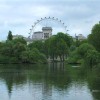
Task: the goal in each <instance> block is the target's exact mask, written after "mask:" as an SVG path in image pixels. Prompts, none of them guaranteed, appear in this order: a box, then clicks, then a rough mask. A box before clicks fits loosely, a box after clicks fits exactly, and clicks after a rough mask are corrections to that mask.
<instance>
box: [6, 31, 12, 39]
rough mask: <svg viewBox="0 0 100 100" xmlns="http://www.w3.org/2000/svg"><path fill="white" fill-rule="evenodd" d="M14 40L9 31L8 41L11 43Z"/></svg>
mask: <svg viewBox="0 0 100 100" xmlns="http://www.w3.org/2000/svg"><path fill="white" fill-rule="evenodd" d="M12 39H13V36H12V32H11V31H9V32H8V37H7V40H9V41H11V40H12Z"/></svg>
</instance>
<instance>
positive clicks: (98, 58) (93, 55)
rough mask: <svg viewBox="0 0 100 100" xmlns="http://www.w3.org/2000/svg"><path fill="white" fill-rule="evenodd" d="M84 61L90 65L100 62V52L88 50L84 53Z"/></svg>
mask: <svg viewBox="0 0 100 100" xmlns="http://www.w3.org/2000/svg"><path fill="white" fill-rule="evenodd" d="M86 62H87V63H88V64H89V65H91V66H93V65H96V64H98V63H100V53H99V52H97V51H96V50H89V51H88V52H87V54H86Z"/></svg>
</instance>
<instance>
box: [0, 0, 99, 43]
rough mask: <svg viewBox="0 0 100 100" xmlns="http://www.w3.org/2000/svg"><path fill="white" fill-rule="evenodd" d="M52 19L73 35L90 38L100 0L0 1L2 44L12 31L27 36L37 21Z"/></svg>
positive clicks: (97, 18)
mask: <svg viewBox="0 0 100 100" xmlns="http://www.w3.org/2000/svg"><path fill="white" fill-rule="evenodd" d="M49 16H51V17H55V18H59V19H61V20H62V21H63V22H64V23H65V25H66V26H67V27H68V30H69V31H68V33H69V34H70V35H73V36H74V35H75V33H76V34H83V35H84V36H87V35H88V34H90V33H91V29H92V26H93V25H94V24H95V23H98V22H99V20H100V0H0V41H1V40H5V39H6V36H7V34H8V31H9V30H11V31H12V33H13V34H21V35H24V36H28V33H29V29H30V28H31V26H32V25H33V24H34V22H35V21H36V20H38V19H40V18H44V17H49ZM53 27H56V28H55V31H56V29H57V26H53Z"/></svg>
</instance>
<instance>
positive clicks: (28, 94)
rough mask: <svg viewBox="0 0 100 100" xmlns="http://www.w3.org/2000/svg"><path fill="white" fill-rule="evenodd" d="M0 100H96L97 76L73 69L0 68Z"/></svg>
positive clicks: (52, 66)
mask: <svg viewBox="0 0 100 100" xmlns="http://www.w3.org/2000/svg"><path fill="white" fill-rule="evenodd" d="M0 100H100V72H99V70H98V69H94V70H92V69H91V70H89V69H85V68H82V67H80V66H76V65H64V64H63V63H54V64H52V63H50V64H49V65H0Z"/></svg>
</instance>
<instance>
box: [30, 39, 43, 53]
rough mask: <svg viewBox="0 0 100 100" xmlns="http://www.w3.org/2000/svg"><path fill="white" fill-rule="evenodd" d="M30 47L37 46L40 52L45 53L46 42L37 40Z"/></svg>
mask: <svg viewBox="0 0 100 100" xmlns="http://www.w3.org/2000/svg"><path fill="white" fill-rule="evenodd" d="M28 47H29V48H30V49H33V48H37V49H38V50H39V51H40V52H42V53H44V42H43V41H40V40H37V41H33V42H32V43H30V44H29V45H28Z"/></svg>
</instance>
